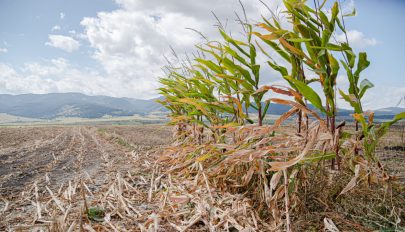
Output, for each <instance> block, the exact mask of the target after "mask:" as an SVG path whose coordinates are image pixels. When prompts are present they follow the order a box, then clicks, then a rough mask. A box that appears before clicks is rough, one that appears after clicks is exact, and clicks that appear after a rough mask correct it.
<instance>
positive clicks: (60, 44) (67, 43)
mask: <svg viewBox="0 0 405 232" xmlns="http://www.w3.org/2000/svg"><path fill="white" fill-rule="evenodd" d="M48 38H49V41H48V42H46V43H45V45H48V46H51V47H55V48H60V49H62V50H65V51H67V52H73V51H75V50H77V49H78V48H79V47H80V43H79V41H77V40H75V39H73V38H72V37H69V36H64V35H48Z"/></svg>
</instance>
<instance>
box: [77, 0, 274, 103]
mask: <svg viewBox="0 0 405 232" xmlns="http://www.w3.org/2000/svg"><path fill="white" fill-rule="evenodd" d="M116 2H117V3H118V4H119V5H120V6H121V8H120V9H118V10H114V11H112V12H99V13H98V14H97V16H96V17H87V18H84V19H83V20H82V21H81V25H82V26H83V27H84V29H85V30H84V34H82V35H80V34H78V35H77V37H76V38H83V39H85V40H87V41H88V42H89V44H90V46H91V47H92V48H94V53H93V54H92V57H93V58H94V59H96V60H97V61H98V62H99V63H100V64H101V65H102V66H103V67H104V68H105V70H106V72H107V75H109V76H116V77H120V78H122V79H123V80H134V81H135V82H138V83H144V84H145V83H147V86H151V87H152V86H154V87H156V86H157V84H156V83H157V79H158V77H159V76H161V75H162V72H161V67H162V66H163V65H165V59H164V56H163V54H166V55H168V54H170V53H171V51H170V48H169V46H172V47H173V48H174V49H175V50H176V52H178V53H180V54H181V53H184V52H185V51H186V52H188V53H191V52H193V51H195V47H194V45H195V44H196V43H198V42H201V41H202V40H201V37H200V35H198V34H197V33H195V32H193V31H191V30H188V29H186V28H194V29H196V30H198V31H201V32H203V33H204V34H205V35H206V36H208V37H209V38H210V39H218V36H219V33H218V31H217V28H216V27H215V26H214V25H215V24H216V23H217V22H216V19H215V17H214V16H213V15H212V13H211V10H212V11H214V12H215V13H216V15H217V16H218V17H219V18H220V19H221V21H223V24H224V25H226V26H227V31H232V32H233V35H234V36H239V32H240V31H241V28H240V27H239V25H237V24H236V23H235V20H234V19H235V12H234V11H238V12H239V14H240V15H241V7H240V5H239V2H238V1H237V0H223V1H215V0H206V1H182V0H173V1H159V0H149V1H141V0H116ZM243 2H244V4H245V9H246V12H247V17H248V18H249V19H250V20H251V21H252V22H255V20H257V19H259V18H260V14H263V15H269V14H270V12H268V11H267V10H266V9H265V7H263V5H262V4H261V3H260V2H259V1H257V0H246V1H243ZM280 2H281V0H277V1H272V2H271V3H269V4H270V5H271V7H272V8H273V9H275V8H276V6H279V5H280ZM230 9H232V10H230ZM242 17H243V16H242ZM151 93H152V94H156V91H154V89H151V88H146V89H140V90H139V91H136V92H135V91H134V92H133V93H132V94H131V96H135V97H138V98H144V97H145V96H149V95H150V94H151Z"/></svg>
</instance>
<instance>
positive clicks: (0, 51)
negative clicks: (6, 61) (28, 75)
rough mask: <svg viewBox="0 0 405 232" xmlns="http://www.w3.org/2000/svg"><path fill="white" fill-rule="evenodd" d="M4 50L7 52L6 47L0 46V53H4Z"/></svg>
mask: <svg viewBox="0 0 405 232" xmlns="http://www.w3.org/2000/svg"><path fill="white" fill-rule="evenodd" d="M6 52H8V49H7V48H0V53H6Z"/></svg>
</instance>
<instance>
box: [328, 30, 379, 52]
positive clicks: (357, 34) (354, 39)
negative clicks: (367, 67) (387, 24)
mask: <svg viewBox="0 0 405 232" xmlns="http://www.w3.org/2000/svg"><path fill="white" fill-rule="evenodd" d="M347 38H348V40H349V43H350V45H352V46H353V47H356V48H365V47H369V46H375V45H377V44H378V43H379V42H378V40H377V39H375V38H368V37H366V36H365V35H364V34H363V32H361V31H357V30H348V31H347ZM336 39H337V40H338V41H339V42H346V36H345V35H344V34H343V33H342V34H339V35H337V36H336Z"/></svg>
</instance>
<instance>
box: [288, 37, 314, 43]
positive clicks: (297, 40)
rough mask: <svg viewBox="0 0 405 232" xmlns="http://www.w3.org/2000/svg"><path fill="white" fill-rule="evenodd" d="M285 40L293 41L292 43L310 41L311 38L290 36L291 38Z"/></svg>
mask: <svg viewBox="0 0 405 232" xmlns="http://www.w3.org/2000/svg"><path fill="white" fill-rule="evenodd" d="M287 41H289V42H294V43H301V42H309V41H312V39H308V38H292V39H287Z"/></svg>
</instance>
